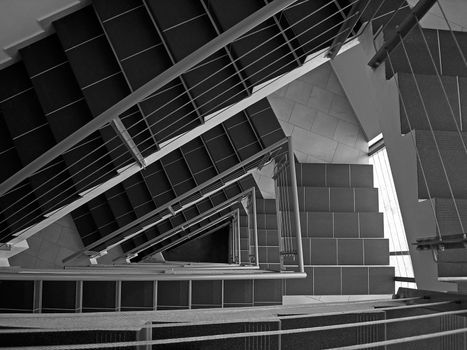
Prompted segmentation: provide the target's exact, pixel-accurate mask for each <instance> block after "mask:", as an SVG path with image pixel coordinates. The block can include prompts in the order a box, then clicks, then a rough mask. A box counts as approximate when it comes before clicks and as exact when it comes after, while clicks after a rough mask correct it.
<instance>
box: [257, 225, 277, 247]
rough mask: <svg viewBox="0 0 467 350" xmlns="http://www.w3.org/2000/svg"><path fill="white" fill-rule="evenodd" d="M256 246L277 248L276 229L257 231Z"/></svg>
mask: <svg viewBox="0 0 467 350" xmlns="http://www.w3.org/2000/svg"><path fill="white" fill-rule="evenodd" d="M258 246H260V247H278V246H279V236H278V232H277V230H276V229H270V230H266V229H258Z"/></svg>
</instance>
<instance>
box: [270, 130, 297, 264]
mask: <svg viewBox="0 0 467 350" xmlns="http://www.w3.org/2000/svg"><path fill="white" fill-rule="evenodd" d="M274 187H275V192H276V215H277V233H278V238H279V254H280V264H281V269H284V268H285V266H284V265H285V264H297V265H298V268H299V271H300V272H304V263H303V249H302V231H301V226H300V207H299V202H298V191H297V175H296V171H295V155H294V153H293V147H292V138H289V142H288V149H287V152H286V153H283V154H282V155H280V156H278V157H276V159H275V166H274Z"/></svg>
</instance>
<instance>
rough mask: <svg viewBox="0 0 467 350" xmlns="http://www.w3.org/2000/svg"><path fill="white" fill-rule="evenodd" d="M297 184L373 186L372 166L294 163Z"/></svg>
mask: <svg viewBox="0 0 467 350" xmlns="http://www.w3.org/2000/svg"><path fill="white" fill-rule="evenodd" d="M295 167H296V172H297V184H298V186H311V187H364V188H373V166H372V165H363V164H323V163H296V165H295Z"/></svg>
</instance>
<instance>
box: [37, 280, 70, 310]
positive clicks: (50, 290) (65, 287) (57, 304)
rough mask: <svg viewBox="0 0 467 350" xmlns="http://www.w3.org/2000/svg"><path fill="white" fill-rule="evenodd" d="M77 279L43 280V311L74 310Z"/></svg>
mask: <svg viewBox="0 0 467 350" xmlns="http://www.w3.org/2000/svg"><path fill="white" fill-rule="evenodd" d="M75 308H76V281H42V312H74V311H75Z"/></svg>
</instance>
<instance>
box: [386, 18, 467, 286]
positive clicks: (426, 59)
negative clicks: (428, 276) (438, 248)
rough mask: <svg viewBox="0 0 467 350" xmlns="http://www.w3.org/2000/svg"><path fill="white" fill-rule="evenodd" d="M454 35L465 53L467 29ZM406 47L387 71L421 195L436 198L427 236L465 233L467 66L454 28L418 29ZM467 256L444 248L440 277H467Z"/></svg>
mask: <svg viewBox="0 0 467 350" xmlns="http://www.w3.org/2000/svg"><path fill="white" fill-rule="evenodd" d="M454 35H455V37H456V39H457V40H458V42H459V44H460V47H461V49H462V51H463V53H464V55H465V54H466V53H467V35H466V33H463V32H454ZM404 45H405V49H406V52H407V54H406V53H405V52H404V50H403V47H401V46H399V47H398V48H397V49H396V50H394V51H393V52H392V53H391V55H390V57H391V61H392V67H391V66H390V63H389V62H386V75H387V77H388V78H390V77H392V76H393V75H394V77H395V79H397V82H398V85H399V89H400V115H401V117H400V118H401V119H400V122H401V132H402V133H403V134H408V135H407V137H413V138H414V142H415V144H416V147H417V150H418V156H419V161H417V159H415V160H414V162H417V175H418V198H419V199H431V200H432V203H433V207H434V212H435V215H436V220H437V222H438V228H437V229H436V231H437V232H431V233H425V234H426V235H430V236H434V235H435V234H440V235H441V236H446V235H453V234H454V235H455V234H465V232H466V231H465V228H466V227H467V226H466V224H467V220H466V218H467V217H466V208H467V207H466V204H467V182H466V177H465V172H466V170H467V168H466V167H467V153H466V151H465V146H464V145H465V144H466V140H467V138H466V136H467V134H466V131H467V129H466V126H465V125H466V119H465V118H466V116H465V112H464V109H465V101H464V100H465V96H466V86H467V85H466V82H467V80H466V78H467V67H466V66H465V63H464V61H463V59H462V56H461V54H460V53H459V51H458V49H457V46H456V43H455V41H454V40H453V38H452V35H451V33H450V32H449V31H445V30H434V29H423V28H420V27H415V28H414V29H413V30H412V31H411V32H410V34H409V35H408V36H407V37H406V38H405V39H404ZM427 46H428V47H429V50H430V51H428V49H427ZM407 56H408V57H409V59H407ZM409 62H410V64H409ZM466 257H467V255H466V252H465V249H452V250H451V249H450V250H446V251H444V252H440V254H439V262H438V276H439V277H459V276H466V271H467V269H466Z"/></svg>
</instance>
